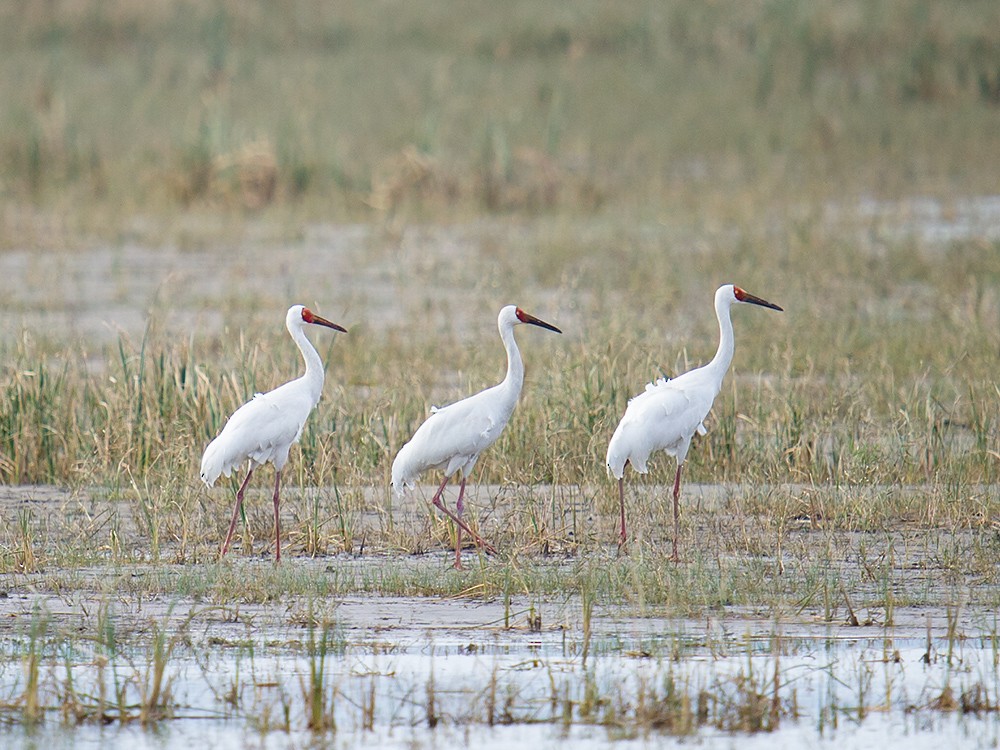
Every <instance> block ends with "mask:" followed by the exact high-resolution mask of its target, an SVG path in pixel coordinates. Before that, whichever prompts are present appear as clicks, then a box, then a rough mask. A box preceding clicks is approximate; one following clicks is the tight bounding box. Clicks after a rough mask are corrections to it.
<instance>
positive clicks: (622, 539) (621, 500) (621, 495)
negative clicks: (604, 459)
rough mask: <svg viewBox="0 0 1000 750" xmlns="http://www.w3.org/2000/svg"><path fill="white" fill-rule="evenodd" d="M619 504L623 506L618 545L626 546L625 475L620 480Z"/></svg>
mask: <svg viewBox="0 0 1000 750" xmlns="http://www.w3.org/2000/svg"><path fill="white" fill-rule="evenodd" d="M618 506H619V508H621V514H622V527H621V531H620V532H619V533H618V546H619V547H624V546H625V542H626V541H627V540H628V536H627V535H626V533H625V477H622V478H621V479H619V480H618Z"/></svg>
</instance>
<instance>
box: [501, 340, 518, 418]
mask: <svg viewBox="0 0 1000 750" xmlns="http://www.w3.org/2000/svg"><path fill="white" fill-rule="evenodd" d="M500 338H501V339H502V340H503V347H504V349H506V350H507V375H506V376H505V377H504V379H503V382H502V383H500V387H501V389H503V390H504V391H506V392H508V393H509V394H510V395H511V398H512V401H514V402H516V401H517V398H518V396H519V395H520V394H521V387H522V386H523V385H524V362H523V361H522V360H521V351H520V349H518V348H517V342H516V341H514V326H502V327H501V328H500Z"/></svg>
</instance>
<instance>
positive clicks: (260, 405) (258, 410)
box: [201, 305, 347, 560]
mask: <svg viewBox="0 0 1000 750" xmlns="http://www.w3.org/2000/svg"><path fill="white" fill-rule="evenodd" d="M306 324H313V325H320V326H325V327H327V328H332V329H333V330H335V331H340V332H342V333H346V332H347V330H346V329H345V328H343V327H342V326H339V325H337V324H336V323H331V322H330V321H329V320H326V319H325V318H321V317H320V316H318V315H316V314H314V313H313V312H312V311H310V310H309V309H308V308H305V307H303V306H302V305H293V306H292V307H290V308H289V309H288V313H287V314H286V315H285V327H286V328H287V329H288V333H289V334H290V335H291V337H292V339H293V340H294V341H295V344H296V346H298V348H299V351H300V352H301V353H302V359H303V361H304V362H305V366H306V371H305V374H304V375H302V377H300V378H296V379H295V380H291V381H289V382H287V383H285V384H284V385H281V386H278V387H277V388H275V389H274V390H273V391H268V392H267V393H257V394H254V397H253V398H252V399H251V400H250V401H247V402H246V403H245V404H243V406H241V407H240V408H239V409H237V410H236V411H235V412H233V415H232V416H231V417H230V418H229V420H228V421H227V422H226V425H225V427H223V429H222V432H220V433H219V436H218V437H216V438H215V440H213V441H212V442H211V443H209V445H208V447H207V448H206V449H205V454H204V455H203V456H202V459H201V479H202V481H203V482H205V484H206V485H207V486H208V487H211V486H212V485H214V484H215V482H216V480H217V479H218V478H219V476H226V477H228V476H230V475H231V474H232V472H233V470H234V469H235V468H237V467H238V466H241V465H243V464H247V474H246V478H245V479H244V480H243V483H242V484H241V485H240V488H239V490H238V491H237V493H236V505H235V506H234V508H233V517H232V521H231V522H230V524H229V532H228V533H227V534H226V539H225V541H224V542H223V543H222V548H221V550H220V553H219V554H220V556H222V555H225V554H226V552H227V551H228V550H229V543H230V542H231V541H232V538H233V532H234V530H235V529H236V521H237V519H238V518H239V514H240V508H241V507H242V506H243V494H244V492H245V491H246V488H247V485H248V484H249V483H250V477H252V476H253V472H254V470H255V469H256V468H258V467H260V466H263V465H264V464H266V463H268V462H270V463H272V464H274V496H273V502H274V554H275V560H281V530H280V524H279V521H278V505H279V502H280V491H281V470H282V469H283V468H284V467H285V464H286V463H287V462H288V453H289V451H290V450H291V448H292V445H294V444H295V443H297V442H298V441H299V438H301V437H302V428H303V427H304V426H305V423H306V419H308V417H309V414H310V413H311V412H312V410H313V409H314V408H315V406H316V404H317V403H319V399H320V395H321V394H322V392H323V380H324V376H323V363H322V361H321V360H320V358H319V354H318V353H317V352H316V349H315V348H314V347H313V345H312V344H311V343H309V339H308V338H306V334H305V331H304V330H303V328H304V326H305V325H306Z"/></svg>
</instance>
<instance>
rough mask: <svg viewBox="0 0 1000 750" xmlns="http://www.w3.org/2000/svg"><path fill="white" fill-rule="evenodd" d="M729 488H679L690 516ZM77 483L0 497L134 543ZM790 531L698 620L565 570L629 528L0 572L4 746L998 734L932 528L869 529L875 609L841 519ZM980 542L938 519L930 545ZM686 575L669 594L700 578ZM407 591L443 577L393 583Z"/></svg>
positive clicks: (964, 608)
mask: <svg viewBox="0 0 1000 750" xmlns="http://www.w3.org/2000/svg"><path fill="white" fill-rule="evenodd" d="M492 490H495V488H492V489H491V493H490V494H494V495H495V493H493V492H492ZM567 491H568V490H567ZM733 492H734V490H733V488H725V487H715V488H709V487H704V488H694V489H693V492H692V499H691V507H690V508H689V510H688V512H689V514H690V515H691V516H692V520H693V523H694V525H695V526H698V525H699V519H701V518H702V516H701V515H700V514H702V513H706V514H707V513H708V511H711V512H712V513H715V514H718V508H719V507H720V504H724V503H725V502H727V498H729V497H730V496H731V495H732V494H733ZM72 496H73V493H69V492H67V491H64V490H59V489H57V488H38V487H34V488H20V489H16V488H4V503H5V508H6V509H7V510H8V511H10V513H8V517H10V515H13V516H15V517H16V516H17V513H18V510H19V509H20V510H21V511H23V510H24V508H25V507H31V508H32V513H33V517H36V518H43V517H44V518H50V517H55V516H59V517H60V518H62V523H64V524H66V525H65V527H63V526H60V525H59V524H58V523H56V521H55V520H52V521H51V524H52V525H51V526H50V527H49V529H50V532H51V533H52V534H53V536H52V537H51V538H53V539H58V538H60V537H59V531H60V529H74V528H75V529H77V531H76V532H75V533H77V534H79V533H80V532H79V528H80V527H81V524H80V520H79V518H77V519H76V520H75V521H74V520H73V514H74V513H80V514H83V516H84V517H86V516H87V515H88V514H89V515H90V516H93V517H98V516H100V514H101V513H105V514H110V513H115V512H117V513H120V514H121V516H122V519H123V520H122V523H121V524H120V526H119V528H120V530H121V533H122V534H123V535H124V536H125V538H126V541H127V544H128V546H134V547H140V546H142V543H143V540H142V534H141V531H140V530H139V528H138V526H139V524H137V523H135V519H134V518H132V516H131V515H130V513H129V512H127V511H126V509H125V508H124V507H119V506H120V505H121V504H122V503H123V502H124V501H119V500H109V499H107V498H103V497H101V496H100V494H99V493H95V495H94V496H93V497H90V496H87V497H82V496H80V495H79V493H77V494H76V496H75V499H72V500H70V499H69V498H70V497H72ZM475 498H476V496H475V495H473V500H475ZM581 502H582V501H581ZM74 507H75V508H77V510H75V511H73V510H72V508H74ZM265 509H266V508H265ZM584 511H586V512H594V509H593V508H589V507H587V506H586V505H585V504H584V505H583V506H581V512H584ZM5 512H6V511H5ZM395 512H396V513H397V514H399V518H400V521H399V522H400V523H414V522H416V521H417V520H418V519H421V518H425V517H426V515H427V511H426V508H424V507H423V506H422V505H419V503H414V504H413V505H408V506H400V507H397V508H396V509H395ZM377 517H378V514H377V513H373V515H372V523H373V524H376V519H377ZM130 519H131V520H130ZM608 520H609V519H608V518H604V517H602V516H598V517H596V518H595V522H597V523H604V522H606V521H608ZM611 520H613V519H611ZM424 523H426V521H424ZM802 524H803V529H802V530H800V531H793V532H791V533H790V534H789V535H788V536H787V538H786V545H787V546H788V548H789V549H790V550H792V552H790V553H788V563H787V565H786V569H785V571H784V572H781V571H780V569H779V566H778V565H777V560H776V558H775V557H774V556H773V555H772V556H770V557H768V558H766V559H763V560H757V559H756V558H753V557H744V558H740V559H738V560H736V561H735V562H732V563H730V564H732V565H735V566H751V565H758V566H759V570H760V573H761V575H762V576H763V577H765V578H768V579H770V581H771V582H772V585H774V586H777V585H778V583H773V582H779V583H781V582H782V581H783V579H784V578H787V580H788V581H789V583H787V584H784V583H781V585H782V586H783V587H784V588H787V589H789V590H790V593H789V592H784V594H783V595H782V597H781V598H780V599H779V597H778V596H777V595H774V598H772V599H771V600H765V599H761V600H760V601H750V602H749V603H738V604H729V605H718V606H713V607H708V608H702V609H701V610H699V611H698V612H697V613H696V614H690V613H689V611H688V610H680V609H676V608H674V607H672V606H671V605H670V604H667V603H664V602H647V603H643V602H642V601H640V600H639V599H637V598H636V597H635V596H624V597H621V598H620V600H618V599H614V598H608V597H606V596H601V595H600V593H599V592H598V591H596V590H590V589H588V588H587V586H586V585H584V584H583V583H581V581H584V580H591V579H585V578H583V577H582V574H581V570H586V571H594V570H596V571H600V570H602V569H612V568H615V567H616V566H618V567H621V566H625V567H624V568H623V569H625V570H631V568H629V567H628V566H630V565H631V566H635V567H638V566H639V565H640V563H641V559H642V557H643V555H644V554H646V553H645V552H643V549H644V547H643V546H642V544H640V545H639V546H638V547H637V548H636V549H635V550H633V551H632V553H631V555H630V556H626V557H625V559H624V561H623V558H622V556H619V555H618V554H617V552H616V551H615V550H614V548H613V546H604V547H602V546H597V547H588V548H583V549H578V550H577V551H576V552H570V551H566V552H564V553H563V554H559V555H555V554H553V555H547V556H545V555H538V554H531V555H525V557H524V558H523V559H521V560H518V559H516V558H513V557H507V558H501V557H492V556H490V557H485V556H479V555H477V554H476V553H475V551H474V550H467V554H468V563H469V564H470V567H471V568H472V570H471V571H466V572H465V573H456V572H455V571H453V570H451V569H450V562H451V552H450V551H449V550H448V548H447V545H446V544H445V543H442V542H441V541H440V540H439V541H438V542H437V543H432V544H431V549H429V550H428V551H426V552H423V553H421V554H401V553H398V552H395V553H393V552H386V551H372V550H360V549H356V550H354V551H353V552H352V553H350V554H348V553H341V554H327V555H320V556H317V557H315V558H310V557H304V556H291V557H289V558H288V559H287V560H284V561H283V562H282V563H281V565H280V566H275V565H274V563H273V561H272V560H271V558H270V552H269V550H268V548H267V547H266V544H265V543H264V542H262V541H261V540H260V539H258V540H257V541H256V547H255V548H256V552H255V553H254V554H242V555H238V554H231V555H230V557H229V558H227V559H226V560H225V561H223V562H218V561H216V560H211V561H207V562H205V561H195V562H186V563H176V562H170V560H171V554H170V549H169V548H165V549H164V550H163V558H162V559H161V560H159V561H158V560H151V559H147V558H143V557H142V556H139V557H134V558H132V559H128V560H111V559H109V560H108V561H107V562H106V563H95V562H94V561H93V560H90V561H86V562H82V563H81V564H78V565H73V564H69V563H67V564H65V565H63V566H53V565H45V566H42V567H41V568H40V569H39V570H37V571H36V572H32V573H26V572H12V573H6V574H4V575H3V576H0V733H2V735H3V736H4V738H5V745H6V746H11V747H19V746H24V747H28V746H38V745H40V744H43V743H44V744H47V745H52V746H56V747H61V746H65V747H68V746H78V745H79V744H81V743H82V744H88V743H89V744H94V745H97V746H101V747H116V746H118V747H180V746H184V745H189V744H191V743H192V742H194V743H195V744H197V745H203V744H205V743H208V742H211V743H212V744H215V745H218V746H220V747H246V746H259V747H310V746H317V745H318V746H332V747H371V746H386V747H437V746H442V745H448V746H460V747H464V746H476V747H509V746H510V745H511V744H513V743H516V742H532V743H534V744H536V745H540V746H542V747H565V746H567V745H568V744H569V743H573V744H576V745H582V746H584V747H591V746H593V747H597V746H604V745H606V744H607V743H609V742H614V743H616V744H619V743H620V744H623V745H625V746H631V745H632V744H639V745H641V746H647V745H654V746H659V745H662V744H671V743H680V744H685V745H688V744H691V743H696V744H698V745H699V746H706V747H731V746H733V744H734V743H736V742H738V743H739V744H740V745H741V746H743V745H749V746H754V745H755V744H761V745H766V746H768V747H773V746H774V745H775V743H778V744H788V745H793V746H803V745H806V746H824V745H828V746H831V747H832V746H836V747H838V748H842V747H845V746H846V747H868V746H871V745H872V744H874V743H878V744H882V745H885V746H889V747H893V746H897V747H898V746H902V745H903V744H905V745H907V746H917V747H924V746H926V747H931V746H940V745H941V744H942V743H944V744H945V745H946V746H958V745H961V744H967V743H968V744H971V745H974V746H979V745H992V744H995V743H996V742H997V739H998V737H1000V721H998V714H997V708H998V704H1000V669H998V664H1000V624H998V621H997V614H996V611H997V610H996V607H995V606H993V605H992V602H993V601H995V598H996V595H997V592H996V591H995V588H996V587H995V585H994V584H993V583H991V582H990V580H986V579H983V578H982V577H977V576H976V575H975V573H974V571H971V572H970V571H965V572H961V571H954V572H948V571H945V572H943V573H942V572H941V570H939V568H940V567H941V561H940V560H938V559H937V558H936V557H935V554H936V553H935V552H934V550H935V549H938V548H939V547H941V546H942V545H941V544H939V545H938V546H935V547H931V548H930V552H928V547H927V546H926V545H924V546H922V545H921V544H920V543H918V541H917V540H918V539H919V538H921V537H923V536H927V535H929V534H930V532H928V531H926V530H918V529H917V530H915V529H907V528H900V529H899V530H897V531H896V532H895V534H896V536H895V537H892V536H891V535H889V537H890V538H889V541H888V542H886V541H885V539H886V538H887V537H886V534H885V533H883V534H880V535H869V536H872V537H878V538H880V539H882V542H881V543H882V544H887V545H888V546H890V547H894V548H895V549H896V550H897V551H896V552H895V553H894V554H895V555H896V556H895V557H892V556H891V555H890V558H891V565H889V563H887V562H886V561H885V559H883V560H882V563H880V564H882V565H884V566H885V565H889V567H891V571H890V572H889V573H886V576H887V577H886V578H885V581H889V582H890V583H891V584H892V585H893V586H894V587H895V588H894V590H895V591H896V594H895V596H896V602H897V603H896V604H895V605H894V606H891V607H889V606H887V605H888V603H889V602H888V600H887V599H886V598H885V591H884V590H883V588H882V587H883V584H884V581H880V580H878V571H877V570H876V571H874V572H873V573H872V574H871V575H870V576H868V577H867V578H866V574H865V573H864V572H862V573H861V574H860V575H857V576H855V577H854V578H851V579H848V578H847V575H846V571H848V570H855V571H856V570H857V569H858V568H859V566H860V567H862V568H863V567H864V565H865V564H868V565H874V566H875V567H876V568H877V567H878V565H876V562H875V561H876V560H877V559H878V554H876V553H877V550H876V547H877V544H876V543H875V542H876V541H877V539H872V540H867V541H866V540H865V539H864V538H863V537H864V535H861V534H857V533H853V534H849V533H844V534H838V535H837V542H836V544H839V545H842V546H843V550H845V553H844V554H839V553H835V554H833V555H830V550H829V547H830V545H831V536H830V535H828V534H825V533H822V532H813V533H810V532H807V531H805V530H804V529H805V527H807V526H808V525H809V521H808V519H804V520H803V522H802ZM904 526H905V525H904ZM372 528H373V529H374V528H375V527H374V525H373V527H372ZM714 531H717V529H712V528H710V527H709V528H706V529H705V532H704V533H706V534H708V533H713V532H714ZM421 533H422V531H421ZM935 533H938V534H940V533H942V532H935ZM984 533H985V534H986V535H987V536H988V533H989V532H970V531H968V530H964V531H963V530H958V531H955V532H953V533H952V534H951V535H950V537H949V541H948V542H947V545H945V546H948V545H950V546H951V547H954V548H956V549H961V548H963V547H969V546H970V545H971V544H972V543H974V542H978V543H980V544H982V543H983V541H982V539H981V537H982V536H983V534H984ZM977 535H978V536H977ZM264 538H265V539H266V536H265V537H264ZM859 540H860V541H859ZM907 540H909V541H907ZM649 543H650V542H649V541H648V540H647V541H645V542H643V544H649ZM859 544H867V545H868V548H870V549H872V550H873V552H872V559H871V560H870V561H868V562H865V561H864V560H862V559H860V558H859V557H858V556H857V555H856V554H854V552H852V550H854V551H856V550H857V548H858V545H859ZM810 550H812V553H813V554H815V555H816V556H819V555H821V554H822V555H827V556H828V559H829V560H830V561H837V562H836V565H839V566H841V567H840V568H837V569H833V568H834V567H835V566H834V562H831V563H830V564H831V570H832V573H831V575H833V576H834V578H833V579H832V580H834V581H836V585H832V586H830V587H829V591H827V592H826V594H825V595H826V596H827V600H826V601H824V600H823V596H822V595H819V594H817V593H816V591H815V590H814V589H812V588H810V587H811V586H813V585H814V584H813V583H811V582H810V579H809V576H808V574H807V573H808V571H804V570H802V569H800V568H803V567H804V562H803V560H805V559H807V558H808V557H809V554H810ZM701 564H702V563H701V562H699V560H698V559H697V558H692V559H691V560H690V561H688V562H687V563H684V564H682V565H681V566H680V567H681V569H682V571H683V569H684V568H688V569H689V570H690V569H692V568H695V567H697V566H698V565H701ZM725 564H727V563H723V562H720V563H719V565H720V570H721V569H722V567H724V565H725ZM650 565H652V566H654V567H655V566H656V565H659V562H657V561H655V560H654V561H653V562H651V563H650ZM671 575H674V574H671ZM684 575H688V574H687V573H684V572H681V573H678V574H676V576H681V577H676V576H675V577H674V578H671V577H669V576H668V577H667V578H665V581H666V584H665V585H683V584H684V582H685V581H692V580H695V578H694V577H693V575H694V574H691V575H692V577H690V578H683V576H684ZM705 575H706V576H709V577H710V576H711V575H712V572H711V571H708V572H707V573H705ZM504 576H508V577H509V578H510V579H511V585H510V586H508V587H507V588H504V587H503V586H498V585H497V584H496V580H497V579H498V578H500V579H502V578H503V577H504ZM848 580H849V581H850V582H848V583H843V582H844V581H848ZM921 580H922V581H923V582H921ZM414 581H418V582H422V583H421V585H422V586H425V587H427V588H428V590H436V591H437V592H438V593H432V594H428V595H423V596H412V595H399V594H397V593H393V590H394V586H395V587H396V588H397V589H399V590H402V589H404V588H405V586H403V585H401V584H399V583H398V582H409V584H408V585H412V583H413V582H414ZM449 581H457V582H458V584H459V585H458V586H457V587H456V588H454V589H448V588H447V586H448V582H449ZM865 581H867V583H865ZM393 582H397V583H395V584H394V583H393ZM543 584H544V585H543ZM434 586H437V587H438V588H437V589H433V587H434ZM445 590H449V591H451V592H452V593H448V594H442V593H440V592H442V591H445ZM768 590H769V589H767V588H766V587H765V588H762V589H761V591H762V592H765V591H768ZM303 592H305V593H303ZM913 601H919V602H920V603H918V604H914V603H912V602H913ZM779 602H780V603H779Z"/></svg>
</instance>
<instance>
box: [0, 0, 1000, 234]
mask: <svg viewBox="0 0 1000 750" xmlns="http://www.w3.org/2000/svg"><path fill="white" fill-rule="evenodd" d="M0 63H2V64H0V99H2V101H3V102H4V106H3V108H0V134H2V135H0V194H2V196H3V200H4V201H5V203H6V204H7V205H8V212H9V211H10V210H12V209H11V207H12V206H13V207H17V206H22V207H32V208H41V209H43V210H45V211H52V212H57V213H59V214H60V215H62V216H64V217H66V218H65V220H67V221H70V222H71V223H72V224H73V226H79V227H81V228H83V229H86V230H88V231H90V232H97V233H98V234H102V233H109V232H113V231H114V227H115V226H116V224H117V222H118V221H120V220H121V219H122V217H127V216H131V215H133V214H135V213H146V214H154V215H155V214H162V213H170V212H173V211H177V210H188V209H207V210H218V209H220V208H221V209H226V210H233V211H238V212H243V211H246V212H261V211H272V212H274V211H275V210H277V211H278V213H279V214H280V215H287V213H288V211H289V210H291V211H292V212H293V213H294V214H295V215H297V216H303V215H304V216H312V217H319V218H323V219H326V220H332V221H337V220H344V219H347V218H357V217H365V216H370V215H376V216H378V215H381V214H384V213H386V212H389V213H396V212H399V211H408V212H409V214H408V215H415V216H432V217H433V216H442V217H443V216H448V217H453V216H455V215H461V214H469V213H473V214H475V213H481V212H483V211H487V212H496V211H505V212H507V211H528V212H551V211H556V210H559V211H569V212H593V211H595V210H600V209H605V210H615V211H623V210H630V211H632V210H634V211H638V212H640V213H643V212H657V211H662V210H664V208H665V207H666V208H668V209H669V208H675V209H677V210H684V209H685V208H687V207H688V206H689V205H690V204H691V203H692V202H696V201H704V200H709V201H711V200H719V201H725V200H727V199H729V198H730V197H731V196H732V195H733V194H734V193H739V192H741V191H748V190H749V191H751V192H752V193H753V194H754V195H755V196H756V197H757V198H758V199H759V200H762V201H765V202H767V201H768V200H771V199H773V198H775V197H776V196H785V195H793V194H794V192H795V191H796V190H804V189H807V190H809V191H810V192H811V193H812V194H815V193H816V192H817V191H821V192H825V193H827V194H829V195H843V194H845V193H856V192H858V191H866V192H869V191H870V192H874V193H876V194H883V195H885V194H887V195H894V194H896V193H898V192H899V191H900V190H902V189H910V190H918V191H923V192H928V193H933V194H941V193H944V192H947V191H948V190H951V189H952V188H953V187H955V185H956V184H958V185H961V186H963V187H965V188H967V189H968V190H970V191H975V192H979V191H983V190H992V189H995V171H994V169H993V164H992V162H993V159H990V158H985V156H986V155H988V154H997V153H1000V127H998V126H997V125H998V112H1000V109H998V107H1000V6H998V5H997V3H995V2H992V1H991V0H961V1H959V0H953V1H952V0H945V1H943V0H892V1H888V0H883V1H876V2H869V1H867V0H853V1H850V0H848V1H846V2H845V1H842V0H810V1H804V0H777V1H775V2H713V3H705V2H700V1H699V0H674V1H673V2H650V1H648V0H645V1H639V0H627V1H625V2H613V3H611V2H597V1H595V0H587V1H585V2H576V3H571V4H560V5H552V4H548V3H545V4H539V3H536V2H531V1H530V0H519V1H516V2H505V3H502V4H496V3H486V2H470V3H458V4H456V3H452V2H426V3H419V4H409V3H398V2H374V3H369V2H364V3H353V2H343V3H325V2H316V1H315V0H312V1H298V2H290V1H284V2H266V1H264V0H249V1H243V0H241V1H236V0H232V1H229V2H218V1H217V2H184V1H181V0H178V1H176V2H160V3H148V2H144V1H143V0H106V1H102V2H97V1H96V0H93V1H86V0H52V1H51V2H33V1H31V0H12V2H8V3H4V4H3V5H2V7H0ZM3 239H4V242H5V243H10V242H11V241H12V240H15V239H16V238H12V237H11V236H9V234H8V236H6V237H4V238H3Z"/></svg>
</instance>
